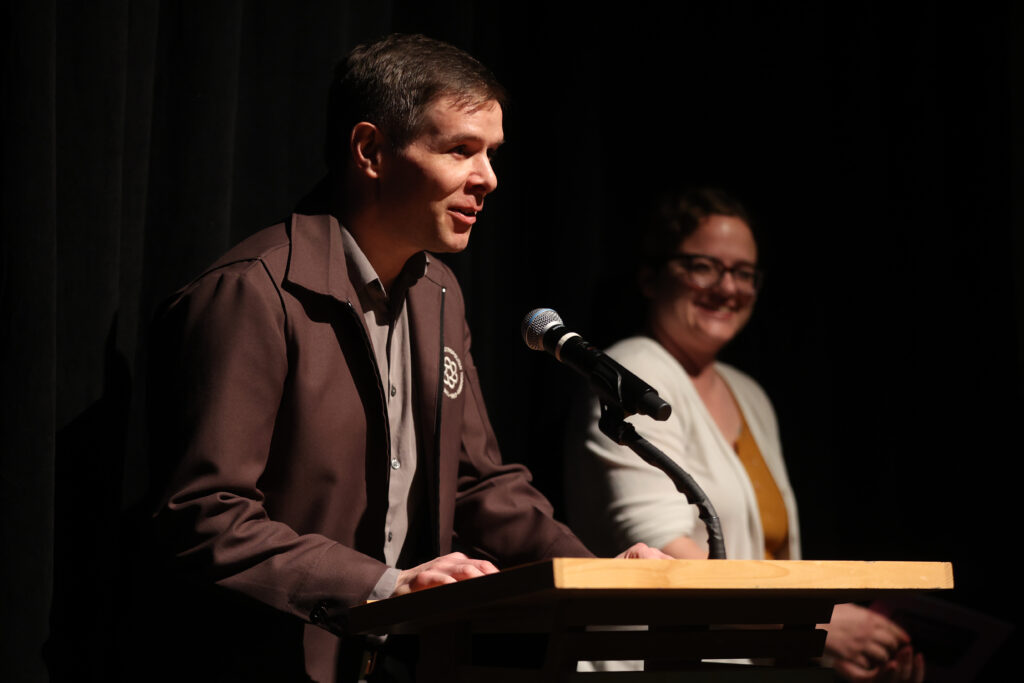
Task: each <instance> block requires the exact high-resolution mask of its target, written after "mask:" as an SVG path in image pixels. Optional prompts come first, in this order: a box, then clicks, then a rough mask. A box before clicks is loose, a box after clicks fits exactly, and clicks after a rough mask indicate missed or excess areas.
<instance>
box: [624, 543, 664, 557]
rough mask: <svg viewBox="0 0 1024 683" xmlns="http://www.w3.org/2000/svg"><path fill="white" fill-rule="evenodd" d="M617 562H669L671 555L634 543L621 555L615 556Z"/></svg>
mask: <svg viewBox="0 0 1024 683" xmlns="http://www.w3.org/2000/svg"><path fill="white" fill-rule="evenodd" d="M615 559H617V560H671V559H673V558H672V556H671V555H666V554H665V553H663V552H661V551H660V550H658V549H657V548H652V547H651V546H649V545H647V544H646V543H634V544H633V545H631V546H629V547H628V548H626V549H625V550H623V551H622V552H621V553H619V554H618V555H616V556H615Z"/></svg>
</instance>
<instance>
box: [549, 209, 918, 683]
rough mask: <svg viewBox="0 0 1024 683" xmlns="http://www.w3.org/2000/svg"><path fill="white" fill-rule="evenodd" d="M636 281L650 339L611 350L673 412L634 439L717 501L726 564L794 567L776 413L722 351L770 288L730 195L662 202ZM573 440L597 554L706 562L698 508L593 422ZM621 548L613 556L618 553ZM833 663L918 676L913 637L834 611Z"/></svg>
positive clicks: (581, 500)
mask: <svg viewBox="0 0 1024 683" xmlns="http://www.w3.org/2000/svg"><path fill="white" fill-rule="evenodd" d="M641 249H642V253H641V261H642V265H641V268H640V272H639V282H640V287H641V291H642V293H643V295H644V297H645V298H646V299H647V302H648V329H647V334H646V336H637V337H631V338H628V339H625V340H623V341H621V342H619V343H617V344H615V345H614V346H612V347H611V348H609V349H607V350H606V353H607V354H608V355H609V356H611V357H612V358H614V359H615V360H617V361H618V362H619V363H621V364H622V365H624V366H625V367H627V368H629V370H630V371H632V372H634V373H635V374H636V375H638V376H639V377H641V378H642V379H644V380H645V381H647V382H649V383H650V384H651V385H652V386H653V387H654V388H655V389H657V390H658V393H659V394H660V395H661V396H662V398H664V399H665V400H666V401H668V402H669V403H670V404H671V405H672V415H671V417H670V418H669V419H668V420H667V421H665V422H656V421H654V420H652V419H650V418H646V417H636V418H634V423H635V424H636V425H637V427H638V430H639V432H640V433H641V435H643V436H644V437H645V438H646V439H647V440H648V441H650V442H651V443H652V444H654V445H655V446H656V447H658V448H659V449H660V450H661V451H663V452H664V453H666V454H667V455H668V456H669V457H671V458H673V459H674V460H675V461H676V462H677V463H678V464H679V465H680V466H681V467H682V468H683V469H684V470H686V471H687V472H688V473H689V474H691V475H692V476H693V477H694V479H696V481H697V483H698V484H699V485H700V486H701V488H702V489H704V491H705V493H707V495H708V497H709V498H710V499H711V501H712V502H713V503H714V506H715V508H716V511H717V512H718V516H719V519H720V522H721V525H722V534H723V536H724V537H725V544H726V554H727V556H728V557H729V558H730V559H762V558H768V559H773V558H774V559H799V558H800V531H799V526H798V522H797V514H796V501H795V499H794V497H793V492H792V490H791V488H790V485H789V479H788V477H787V475H786V466H785V463H784V461H783V459H782V446H781V443H780V441H779V434H778V427H777V425H776V420H775V412H774V410H773V409H772V405H771V402H770V401H769V400H768V397H767V396H766V395H765V393H764V391H763V390H762V389H761V387H760V386H759V385H758V384H757V383H756V382H755V381H754V380H753V379H751V378H750V377H749V376H747V375H746V374H744V373H742V372H740V371H739V370H737V369H735V368H733V367H730V366H728V365H725V364H724V363H720V362H718V361H717V360H716V359H717V356H718V353H719V352H720V351H721V350H722V348H723V347H724V346H725V345H726V344H728V343H729V342H730V341H731V340H732V339H733V337H735V336H736V334H737V333H738V332H739V331H740V330H741V329H743V326H744V325H746V323H747V321H748V320H749V319H750V315H751V313H752V311H753V307H754V302H755V300H756V299H757V293H758V290H759V288H760V285H761V279H762V274H761V271H760V270H759V268H758V265H757V264H758V260H757V244H756V241H755V239H754V234H753V232H752V231H751V228H750V221H749V219H748V217H747V213H746V211H745V210H744V209H743V207H742V206H741V205H740V204H739V203H738V202H736V201H735V200H734V199H732V198H731V197H729V196H728V195H726V194H725V193H724V192H721V191H719V190H714V189H695V190H690V191H688V192H684V193H682V194H679V195H675V196H673V197H671V198H670V199H669V200H667V201H666V202H665V204H664V205H663V207H662V211H661V212H660V215H659V218H658V220H656V221H655V222H654V224H653V225H652V226H651V230H650V231H649V232H648V234H647V235H645V238H644V240H643V242H642V247H641ZM599 417H600V410H599V407H598V405H597V402H596V399H595V400H593V401H592V406H591V411H590V414H589V416H588V420H587V423H586V425H585V426H584V427H583V428H581V429H580V430H578V431H576V432H573V433H571V434H570V447H569V456H568V460H567V466H568V467H569V468H570V469H571V472H572V476H571V478H570V477H567V478H566V481H570V480H571V481H574V482H575V483H574V485H573V486H572V487H571V488H569V489H568V490H567V491H566V501H567V504H568V511H569V518H570V523H571V525H572V527H573V528H574V530H575V531H576V532H577V533H578V534H579V536H580V538H581V539H582V540H583V541H584V542H585V543H586V544H587V545H588V546H589V547H590V548H591V549H592V550H593V551H594V552H596V553H597V554H598V555H600V554H602V553H603V552H605V551H606V550H607V549H608V548H618V547H625V546H624V545H623V544H625V545H629V544H631V543H635V542H637V541H644V542H646V543H647V544H648V545H651V546H652V547H657V548H661V549H662V550H663V551H664V552H666V553H668V554H669V555H672V556H674V557H678V558H690V559H693V558H706V557H707V554H708V550H707V533H706V530H705V528H704V525H703V522H701V521H700V520H699V518H698V516H697V509H696V506H693V505H690V504H689V502H688V501H687V500H686V498H685V496H683V495H682V494H681V493H679V492H678V491H676V489H675V486H674V485H673V484H672V482H671V480H670V479H669V478H668V477H667V476H666V475H665V474H664V473H663V472H662V471H661V470H658V469H656V468H654V467H652V466H650V465H648V464H646V463H645V462H643V461H642V460H641V459H640V458H639V457H638V456H637V455H636V454H634V453H633V452H632V451H630V450H629V449H627V448H626V447H624V446H619V445H617V444H615V443H614V442H612V441H611V440H610V439H608V438H607V437H605V436H604V435H603V434H602V433H601V431H600V429H599V428H598V418H599ZM613 554H614V553H613ZM826 628H827V630H828V637H827V639H826V642H825V650H826V655H827V656H828V658H829V659H830V660H831V661H832V664H833V666H834V667H835V670H836V671H837V672H838V673H839V674H840V675H842V676H843V677H844V678H847V679H849V680H854V681H860V680H917V681H920V680H923V678H924V662H923V658H922V657H921V655H920V654H917V655H916V656H915V655H914V653H913V651H912V650H911V648H910V645H909V643H910V638H909V636H908V635H907V634H906V633H905V632H904V631H903V629H901V628H900V627H899V626H897V625H896V624H895V623H893V622H892V621H890V620H889V619H887V618H886V617H884V616H882V615H880V614H877V613H875V612H872V611H870V610H867V609H865V608H862V607H859V606H857V605H853V604H847V605H838V606H837V607H836V608H835V611H834V612H833V615H832V621H831V623H830V624H828V625H827V626H826Z"/></svg>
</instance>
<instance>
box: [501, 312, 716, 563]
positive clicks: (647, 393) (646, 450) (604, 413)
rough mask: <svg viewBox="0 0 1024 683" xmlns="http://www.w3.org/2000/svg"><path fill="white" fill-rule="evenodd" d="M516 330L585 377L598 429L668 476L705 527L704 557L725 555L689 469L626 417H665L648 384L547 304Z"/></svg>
mask: <svg viewBox="0 0 1024 683" xmlns="http://www.w3.org/2000/svg"><path fill="white" fill-rule="evenodd" d="M520 331H521V332H522V335H523V341H525V342H526V345H527V346H529V347H530V348H531V349H533V350H534V351H547V352H548V353H550V354H551V355H553V356H554V357H555V358H557V359H558V360H559V362H561V363H564V364H566V365H568V366H569V367H571V368H572V369H573V370H575V371H576V372H578V373H580V374H581V375H583V376H584V377H586V378H587V381H588V382H589V383H590V388H591V389H593V390H594V393H596V394H597V397H598V400H599V401H600V403H601V420H600V422H599V423H598V426H599V427H600V428H601V431H602V432H603V433H604V434H605V436H607V437H608V438H609V439H611V440H612V441H614V442H615V443H618V444H621V445H623V446H627V447H628V448H629V449H630V450H632V451H633V452H634V453H636V454H637V455H639V456H640V457H641V458H643V460H644V461H645V462H647V463H648V464H650V465H652V466H654V467H657V468H658V469H660V470H661V471H662V472H664V473H665V474H666V475H668V477H669V479H671V480H672V483H673V484H675V487H676V490H677V491H679V492H680V493H682V494H683V495H684V496H686V499H687V500H689V501H690V502H691V503H693V504H694V505H696V506H697V510H698V513H699V517H700V519H701V521H703V522H704V526H705V527H707V530H708V558H709V559H712V560H724V559H725V539H724V538H723V537H722V525H721V521H720V520H719V519H718V513H717V512H716V511H715V506H714V505H712V503H711V500H710V499H709V498H708V496H707V494H706V493H704V490H703V489H701V487H700V486H699V485H698V484H697V482H696V481H695V480H694V478H693V477H692V476H690V474H689V473H688V472H686V471H685V470H683V468H681V467H680V466H679V465H678V464H676V462H675V461H674V460H672V459H671V458H669V457H668V456H667V455H665V454H664V453H663V452H661V451H660V450H658V449H657V448H656V447H655V446H654V445H653V444H652V443H651V442H649V441H647V439H645V438H643V437H642V436H640V435H639V434H638V433H637V431H636V428H635V427H634V426H633V425H632V424H631V423H629V422H627V421H626V418H627V417H629V416H630V415H634V414H637V413H639V414H641V415H648V416H650V417H653V418H654V419H655V420H667V419H668V417H669V415H671V413H672V406H670V405H669V404H668V403H666V402H665V401H664V400H663V399H662V398H661V397H660V396H658V392H657V391H655V390H654V389H653V388H652V387H651V386H650V385H648V384H647V383H645V382H644V381H643V380H641V379H640V378H639V377H637V376H636V375H634V374H633V373H631V372H630V371H629V370H627V369H626V368H624V367H622V366H621V365H619V364H618V363H616V362H615V361H614V360H612V359H611V358H609V357H608V356H606V355H605V354H604V353H603V352H601V351H600V350H599V349H597V348H595V347H593V346H591V345H590V344H588V343H587V342H586V341H584V340H583V337H581V336H580V335H579V334H577V333H576V332H572V331H571V330H568V329H567V328H566V327H565V325H564V324H563V323H562V318H561V316H559V315H558V313H556V312H555V311H553V310H552V309H550V308H535V309H533V310H532V311H530V312H529V313H527V314H526V317H525V318H523V323H522V325H521V326H520Z"/></svg>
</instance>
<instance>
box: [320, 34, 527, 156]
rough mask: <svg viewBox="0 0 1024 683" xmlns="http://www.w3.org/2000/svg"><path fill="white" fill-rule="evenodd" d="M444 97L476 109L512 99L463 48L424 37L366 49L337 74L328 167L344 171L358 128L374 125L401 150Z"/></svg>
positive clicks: (389, 40)
mask: <svg viewBox="0 0 1024 683" xmlns="http://www.w3.org/2000/svg"><path fill="white" fill-rule="evenodd" d="M442 97H451V98H453V99H454V101H455V104H456V106H459V107H464V108H466V109H473V108H475V107H479V106H480V105H482V104H484V103H486V102H490V101H492V100H493V101H496V102H497V103H498V104H499V105H501V106H502V107H503V108H504V107H505V105H506V103H507V100H508V95H507V93H506V92H505V88H503V87H502V85H501V84H500V83H498V80H497V79H496V78H495V77H494V75H493V74H492V73H491V72H490V71H489V70H488V69H487V67H485V66H484V65H483V64H481V63H480V62H478V61H477V60H476V59H474V58H473V57H472V56H470V55H469V54H467V53H466V52H463V51H462V50H460V49H459V48H457V47H455V46H453V45H449V44H448V43H443V42H441V41H440V40H434V39H433V38H428V37H427V36H423V35H403V34H398V33H396V34H392V35H389V36H387V37H386V38H383V39H381V40H378V41H376V42H373V43H367V44H364V45H360V46H358V47H356V48H355V49H354V50H352V52H351V53H349V55H348V57H346V58H345V59H344V60H342V61H341V62H340V63H339V64H338V65H337V67H335V70H334V80H333V81H332V83H331V92H330V99H329V102H328V106H327V148H326V159H327V166H328V168H330V169H331V170H332V171H341V170H342V169H343V168H344V166H345V160H346V158H347V156H348V146H349V137H350V135H351V134H352V128H353V127H354V126H355V125H356V124H357V123H359V122H360V121H368V122H370V123H372V124H374V125H376V126H378V127H380V128H381V129H382V130H384V132H385V133H386V134H387V135H388V136H389V137H390V139H391V142H392V144H393V145H394V147H395V148H396V149H402V148H403V147H405V146H406V145H408V144H409V143H410V142H412V140H413V139H414V138H415V137H416V136H417V135H418V134H419V133H420V131H421V128H422V125H423V117H424V115H425V114H426V111H427V108H428V107H429V106H430V105H431V104H433V103H434V102H435V101H437V100H438V99H440V98H442Z"/></svg>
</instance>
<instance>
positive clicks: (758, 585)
mask: <svg viewBox="0 0 1024 683" xmlns="http://www.w3.org/2000/svg"><path fill="white" fill-rule="evenodd" d="M952 587H953V569H952V566H951V565H950V564H949V563H945V562H818V561H808V560H803V561H781V560H773V561H770V560H614V559H609V560H605V559H580V558H556V559H553V560H548V561H544V562H538V563H535V564H529V565H524V566H521V567H515V568H512V569H508V570H505V571H503V572H501V573H499V574H495V575H492V576H485V577H481V578H478V579H471V580H469V581H463V582H460V583H455V584H450V585H446V586H439V587H437V588H431V589H428V590H425V591H420V592H418V593H413V594H410V595H405V596H401V597H396V598H389V599H387V600H381V601H379V602H375V603H371V604H367V605H364V606H362V607H359V608H356V609H355V610H353V612H352V614H351V623H350V625H351V627H352V629H353V630H354V631H356V632H359V633H403V634H416V635H418V636H419V638H420V668H419V674H418V680H419V681H423V682H427V681H445V682H449V681H450V682H452V683H454V682H457V681H459V682H462V681H464V682H467V683H468V682H471V681H483V682H486V683H503V682H504V681H574V682H577V683H580V682H582V683H587V682H590V683H601V682H603V681H649V682H650V683H655V682H658V681H678V680H685V681H829V680H831V673H830V672H829V671H828V670H826V669H822V668H821V667H820V666H819V665H818V663H817V661H816V658H818V657H820V656H821V654H822V651H823V648H824V644H825V632H824V631H823V630H820V629H817V628H816V626H815V625H816V624H820V623H825V622H827V621H828V620H829V618H830V617H831V615H832V608H833V606H834V605H835V604H837V603H841V602H851V601H860V600H867V599H874V598H878V597H881V596H883V595H886V594H892V593H894V592H907V591H934V590H943V589H949V588H952ZM722 659H743V660H753V663H747V664H737V663H722V662H709V661H706V660H722ZM609 660H615V661H618V660H645V661H646V667H645V669H646V670H643V671H629V672H608V671H603V672H593V671H577V664H578V662H580V661H609Z"/></svg>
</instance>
